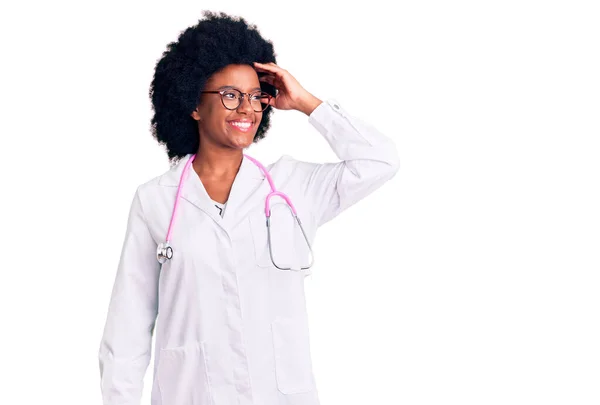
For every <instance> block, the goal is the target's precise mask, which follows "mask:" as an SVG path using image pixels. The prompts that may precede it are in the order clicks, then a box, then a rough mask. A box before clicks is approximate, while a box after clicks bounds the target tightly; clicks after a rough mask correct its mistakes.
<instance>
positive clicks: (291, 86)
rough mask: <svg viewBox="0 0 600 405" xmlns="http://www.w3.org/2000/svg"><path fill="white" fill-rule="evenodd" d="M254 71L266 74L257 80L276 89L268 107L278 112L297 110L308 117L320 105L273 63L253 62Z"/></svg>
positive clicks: (316, 99)
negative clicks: (275, 94)
mask: <svg viewBox="0 0 600 405" xmlns="http://www.w3.org/2000/svg"><path fill="white" fill-rule="evenodd" d="M254 69H256V71H257V72H264V73H267V74H266V75H265V76H262V77H260V78H259V80H260V81H262V82H265V83H268V84H270V85H272V86H274V87H275V88H276V89H277V96H276V97H273V98H272V99H271V100H270V102H269V105H271V106H273V107H275V108H277V109H278V110H298V111H302V112H303V113H305V114H306V115H310V113H311V112H312V111H313V110H314V109H315V108H316V107H317V106H318V105H319V104H321V102H322V101H321V100H319V99H318V98H317V97H315V96H313V95H312V94H311V93H309V92H308V91H306V89H304V87H302V86H301V85H300V83H298V81H297V80H296V79H295V78H294V76H292V75H291V74H290V72H288V71H287V70H285V69H282V68H280V67H279V66H277V65H276V64H274V63H273V62H270V63H258V62H254Z"/></svg>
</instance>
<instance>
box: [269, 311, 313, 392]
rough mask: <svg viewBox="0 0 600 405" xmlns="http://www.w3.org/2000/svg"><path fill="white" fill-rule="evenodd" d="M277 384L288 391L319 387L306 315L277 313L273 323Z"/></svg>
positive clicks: (282, 389) (282, 390) (309, 389)
mask: <svg viewBox="0 0 600 405" xmlns="http://www.w3.org/2000/svg"><path fill="white" fill-rule="evenodd" d="M271 332H272V334H273V350H274V354H275V373H276V377H277V387H278V388H279V391H281V392H282V393H284V394H298V393H302V392H310V391H313V390H314V389H315V382H314V376H313V372H312V361H311V355H310V343H309V337H308V325H307V323H306V320H305V319H302V318H289V317H277V318H276V319H275V320H274V321H273V322H272V323H271Z"/></svg>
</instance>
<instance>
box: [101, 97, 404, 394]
mask: <svg viewBox="0 0 600 405" xmlns="http://www.w3.org/2000/svg"><path fill="white" fill-rule="evenodd" d="M309 122H310V123H311V124H312V125H313V126H314V127H315V128H316V129H317V130H318V131H319V132H320V133H321V134H322V135H323V136H324V137H325V139H326V140H327V141H328V143H329V145H330V146H331V147H332V148H333V151H334V152H335V154H336V155H337V156H338V157H339V159H341V160H342V161H341V162H338V163H326V164H315V163H308V162H302V161H298V160H295V159H294V158H292V157H290V156H287V155H285V156H283V157H282V158H280V159H279V160H278V161H276V162H274V163H272V164H270V165H268V166H267V169H268V170H269V172H270V173H271V175H272V177H273V179H274V182H275V186H276V187H277V189H278V190H279V191H282V192H284V193H286V194H287V195H288V196H289V197H290V198H291V200H292V203H293V204H294V205H295V206H296V209H297V211H298V215H299V217H300V219H301V221H302V224H303V226H304V228H305V230H306V232H307V236H308V238H309V240H310V241H311V243H312V241H313V240H314V236H315V231H316V230H317V228H318V227H319V226H320V225H322V224H324V223H325V222H327V221H329V220H331V219H332V218H334V217H335V216H336V215H338V214H339V213H340V212H341V211H343V210H345V209H346V208H348V207H349V206H351V205H353V204H354V203H356V202H357V201H358V200H360V199H362V198H364V197H365V196H367V195H368V194H370V193H371V192H373V191H374V190H375V189H377V188H378V187H380V186H381V185H382V184H384V183H385V182H386V181H387V180H389V179H390V178H392V177H393V176H394V174H395V173H396V172H397V170H398V168H399V160H398V153H397V149H396V147H395V144H394V143H393V142H392V140H391V139H389V138H388V137H386V136H384V135H382V134H381V133H380V132H378V131H377V130H376V129H375V128H373V127H372V126H370V125H368V124H366V123H364V122H362V121H360V120H359V119H357V118H356V117H354V116H352V115H350V114H349V113H347V112H346V111H345V110H344V109H343V108H342V107H341V106H340V104H339V103H337V102H336V101H335V100H327V101H326V102H324V103H322V104H321V105H319V106H318V107H317V108H316V109H315V110H314V111H313V112H312V114H311V115H310V117H309ZM188 158H189V156H187V157H185V158H183V159H182V160H181V161H180V162H179V163H178V164H176V165H175V166H173V167H172V168H171V169H170V170H169V171H167V172H166V173H164V174H163V175H161V176H158V177H156V178H154V179H152V180H150V181H148V182H146V183H144V184H142V185H141V186H139V187H138V189H137V191H136V193H135V196H134V198H133V202H132V205H131V210H130V212H129V220H128V224H127V231H126V234H125V240H124V243H123V248H122V252H121V258H120V261H119V266H118V269H117V274H116V279H115V283H114V287H113V291H112V295H111V299H110V305H109V309H108V314H107V319H106V325H105V328H104V333H103V336H102V340H101V344H100V350H99V362H100V374H101V390H102V397H103V401H104V402H103V403H104V405H139V404H140V399H141V395H142V385H143V378H144V375H145V372H146V370H147V368H148V365H149V362H150V358H151V348H152V335H153V333H156V344H155V347H154V360H155V361H154V374H153V385H152V394H151V395H152V397H151V403H152V405H318V404H319V398H318V395H317V389H316V384H315V381H314V377H313V372H312V364H311V356H310V348H309V334H308V322H307V313H306V305H305V297H304V282H303V281H304V278H305V276H306V275H307V274H310V272H311V271H310V270H309V271H283V270H278V269H277V268H275V267H274V266H273V265H272V263H271V258H270V255H269V249H268V247H267V228H266V225H265V214H264V202H265V197H266V195H267V194H268V193H269V191H270V188H269V184H268V182H267V181H266V180H265V179H264V176H263V174H262V172H261V171H260V169H259V168H258V167H257V166H255V165H254V163H252V162H251V161H250V160H249V159H247V158H245V157H244V158H243V160H242V164H241V166H240V169H239V172H238V174H237V176H236V178H235V181H234V183H233V186H232V189H231V193H230V195H229V198H228V202H227V207H226V210H225V213H224V217H222V218H221V217H220V216H219V215H218V210H217V209H216V208H215V206H214V204H213V203H212V202H211V200H210V198H209V196H208V194H207V193H206V191H205V189H204V187H203V185H202V182H201V181H200V179H199V177H198V175H197V174H196V173H195V171H194V170H193V169H192V168H191V167H190V170H189V172H188V176H187V179H186V180H185V182H184V185H183V190H182V194H181V200H180V205H179V208H178V213H177V217H176V219H175V222H174V225H173V232H172V237H171V245H172V246H173V249H174V257H173V259H172V260H170V261H168V262H167V263H165V264H164V265H162V266H161V265H160V264H159V263H158V262H157V260H156V247H157V244H158V243H160V242H163V241H164V240H165V237H166V232H167V228H168V225H169V220H170V218H171V213H172V210H173V204H174V203H175V194H176V191H177V185H178V183H179V178H180V175H181V173H182V170H183V167H184V165H185V162H187V160H188ZM278 199H279V197H274V198H273V199H272V200H271V201H272V205H274V209H273V212H274V217H273V227H274V231H273V232H274V233H275V232H276V231H277V235H275V234H274V238H273V239H274V241H273V243H274V245H276V246H274V249H273V250H274V252H275V253H276V254H275V256H277V257H276V259H277V260H280V261H281V262H284V263H282V264H296V265H297V264H298V263H301V262H302V260H304V259H305V258H306V253H307V249H306V247H305V243H304V239H303V237H302V235H301V233H299V232H298V228H297V226H296V225H295V221H293V220H292V219H291V218H292V217H291V216H290V215H289V212H287V211H285V208H284V209H283V210H278V209H276V208H277V207H280V206H281V203H282V202H283V200H278ZM286 212H287V216H280V217H279V218H276V215H275V213H286ZM276 219H277V220H276ZM276 242H277V243H276ZM276 248H277V249H276ZM277 260H276V261H277ZM316 261H317V263H318V257H317V258H316ZM278 264H279V263H278ZM305 264H306V263H305Z"/></svg>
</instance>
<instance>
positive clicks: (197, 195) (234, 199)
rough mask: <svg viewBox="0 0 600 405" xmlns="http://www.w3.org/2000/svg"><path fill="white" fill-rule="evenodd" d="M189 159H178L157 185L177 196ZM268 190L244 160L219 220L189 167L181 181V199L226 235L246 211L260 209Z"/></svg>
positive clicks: (255, 170) (266, 183)
mask: <svg viewBox="0 0 600 405" xmlns="http://www.w3.org/2000/svg"><path fill="white" fill-rule="evenodd" d="M190 157H191V154H188V155H186V156H185V157H183V158H182V159H180V160H179V162H178V163H177V164H175V165H174V166H173V167H172V168H171V169H170V170H169V171H168V172H167V173H165V174H164V175H163V176H161V178H160V180H159V184H160V185H162V186H167V187H173V188H174V190H173V193H177V186H178V185H179V180H180V178H181V174H182V172H183V169H184V167H185V165H186V163H187V161H188V160H189V158H190ZM270 190H271V189H270V187H269V182H268V181H267V180H266V179H265V176H264V175H263V173H262V171H261V170H260V169H259V168H258V167H257V166H256V165H255V164H254V163H253V162H252V161H250V160H249V159H247V158H246V157H245V156H244V157H243V159H242V163H241V165H240V168H239V170H238V173H237V175H236V177H235V179H234V181H233V184H232V186H231V191H230V193H229V197H228V199H227V206H226V207H225V213H224V215H223V218H221V216H220V215H219V212H218V209H217V208H216V207H215V206H214V204H213V202H212V201H211V199H210V196H209V195H208V193H207V191H206V189H205V187H204V185H203V184H202V181H201V180H200V177H199V176H198V174H197V173H196V172H195V171H194V169H193V168H192V167H191V166H190V167H189V169H188V172H187V174H186V176H185V177H184V178H183V186H182V190H181V198H182V199H183V200H186V201H188V202H190V203H191V204H193V205H194V206H195V207H196V208H198V209H200V210H202V211H203V212H204V213H205V214H206V215H208V216H209V217H210V218H211V219H212V220H213V221H214V222H215V223H216V224H218V225H219V226H220V227H221V228H223V230H225V232H227V233H228V234H229V233H230V230H232V229H233V228H234V227H235V226H236V225H237V224H238V223H239V222H240V221H242V220H243V219H244V217H245V216H246V214H248V212H249V211H251V210H252V209H254V208H256V205H257V204H261V209H263V208H264V201H265V199H266V197H267V194H268V193H269V192H270ZM180 204H181V202H180Z"/></svg>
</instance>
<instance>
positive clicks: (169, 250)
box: [156, 154, 314, 270]
mask: <svg viewBox="0 0 600 405" xmlns="http://www.w3.org/2000/svg"><path fill="white" fill-rule="evenodd" d="M244 156H245V157H246V158H248V159H249V160H250V161H252V162H253V163H254V164H255V165H256V166H258V168H259V169H260V170H261V171H262V172H263V174H264V175H265V178H266V179H267V180H268V182H269V185H270V186H271V192H270V193H269V194H268V195H267V198H266V200H265V215H266V217H267V234H268V244H269V255H270V256H271V262H272V263H273V265H274V266H275V267H277V268H278V269H279V270H296V269H293V268H291V267H281V266H278V265H277V264H276V263H275V260H274V259H273V249H272V245H271V206H270V204H269V200H270V199H271V197H273V196H279V197H281V198H283V199H284V200H285V202H286V203H287V204H286V206H287V207H288V209H289V210H290V212H291V213H292V215H293V216H294V219H295V220H296V222H297V223H298V225H299V226H300V230H301V231H302V235H303V236H304V240H305V241H306V244H307V246H308V250H309V252H310V263H309V265H308V266H306V267H300V270H307V269H309V268H311V267H312V265H313V262H314V256H313V251H312V248H311V246H310V242H309V241H308V237H307V236H306V232H304V227H303V226H302V223H301V222H300V218H298V214H297V212H296V208H294V204H292V201H291V200H290V197H288V196H287V195H286V194H284V193H282V192H281V191H277V189H276V188H275V184H274V183H273V178H272V177H271V175H270V174H269V172H268V171H267V169H266V168H265V167H264V166H263V165H262V164H261V163H260V162H259V161H258V160H256V159H254V158H252V157H250V156H248V155H246V154H244ZM195 158H196V155H195V154H194V155H192V156H190V158H189V159H188V161H187V162H186V164H185V167H184V168H183V171H182V172H181V177H180V178H179V185H178V186H177V194H176V196H175V205H174V206H173V213H172V214H171V221H170V222H169V229H168V231H167V240H166V241H165V242H163V243H160V244H159V245H158V248H157V249H156V259H157V260H158V261H159V263H161V264H163V263H165V262H166V261H167V260H170V259H172V258H173V247H172V246H171V244H170V240H171V231H172V230H173V222H174V221H175V216H176V214H177V207H178V206H179V197H180V196H181V189H182V186H183V181H184V179H185V176H186V175H187V173H188V171H189V168H190V166H191V164H192V162H193V161H194V159H195Z"/></svg>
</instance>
